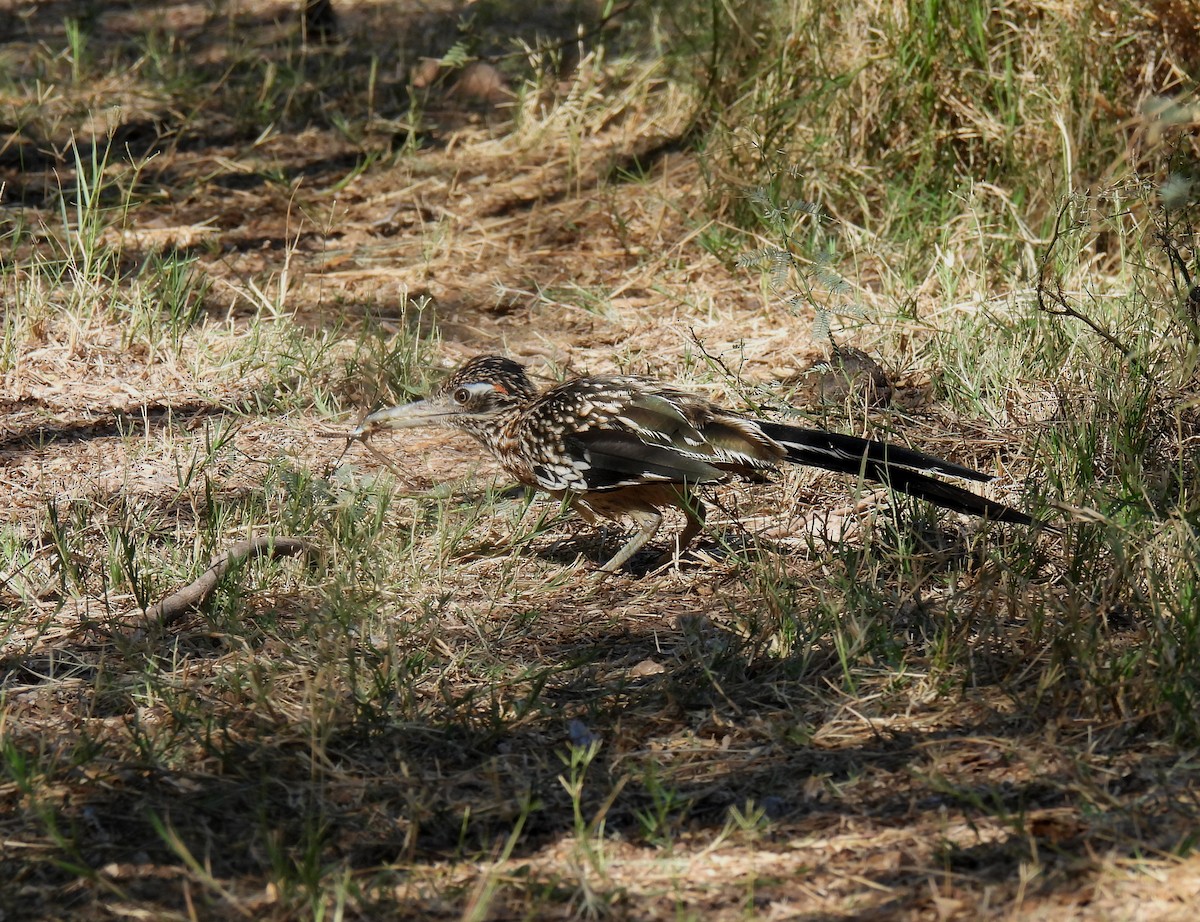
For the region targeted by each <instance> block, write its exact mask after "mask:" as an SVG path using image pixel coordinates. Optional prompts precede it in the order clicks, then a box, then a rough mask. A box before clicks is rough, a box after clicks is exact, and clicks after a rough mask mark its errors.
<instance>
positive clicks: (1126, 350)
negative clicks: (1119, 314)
mask: <svg viewBox="0 0 1200 922" xmlns="http://www.w3.org/2000/svg"><path fill="white" fill-rule="evenodd" d="M1070 208H1071V199H1070V198H1069V197H1068V198H1065V199H1063V201H1062V204H1061V205H1059V208H1058V214H1057V215H1056V216H1055V218H1054V232H1053V233H1052V234H1051V235H1050V242H1049V243H1047V244H1046V250H1045V252H1044V253H1043V254H1042V263H1041V266H1040V267H1039V269H1038V282H1037V304H1038V310H1040V311H1041V312H1042V313H1044V314H1050V315H1051V316H1055V317H1071V318H1072V319H1074V320H1078V321H1080V322H1081V323H1083V324H1085V325H1086V326H1087V327H1088V328H1089V329H1091V330H1092V332H1094V333H1095V334H1096V335H1097V336H1099V337H1100V338H1101V339H1103V340H1104V341H1105V342H1106V343H1108V344H1109V345H1110V346H1112V347H1113V348H1114V349H1116V350H1117V351H1118V352H1120V353H1121V354H1122V355H1124V356H1125V358H1127V359H1129V360H1130V361H1133V360H1134V359H1135V358H1136V356H1135V355H1134V353H1133V350H1132V349H1131V348H1130V347H1129V346H1127V345H1125V343H1123V342H1121V340H1120V339H1118V338H1117V337H1116V336H1114V335H1113V334H1112V333H1111V332H1110V331H1109V330H1107V329H1106V328H1105V327H1104V326H1102V325H1101V324H1099V323H1097V322H1096V321H1095V320H1093V319H1092V318H1091V317H1089V316H1088V315H1087V314H1085V313H1083V312H1082V311H1080V310H1078V309H1077V308H1075V307H1073V306H1072V305H1071V303H1070V302H1069V301H1068V300H1067V296H1066V294H1065V293H1064V292H1063V287H1062V280H1061V279H1059V278H1057V277H1055V279H1054V284H1053V287H1051V284H1050V274H1051V269H1050V260H1051V259H1053V257H1054V249H1055V247H1057V246H1058V242H1059V240H1061V239H1062V238H1063V237H1064V236H1065V235H1066V229H1064V227H1063V224H1064V222H1065V220H1066V218H1067V212H1068V211H1069V210H1070ZM1048 302H1052V303H1048ZM1053 305H1057V307H1056V306H1053ZM1134 367H1137V366H1136V365H1135V366H1134Z"/></svg>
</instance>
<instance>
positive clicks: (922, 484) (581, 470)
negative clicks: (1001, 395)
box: [359, 355, 1035, 570]
mask: <svg viewBox="0 0 1200 922" xmlns="http://www.w3.org/2000/svg"><path fill="white" fill-rule="evenodd" d="M415 425H441V426H446V427H450V428H455V429H461V430H463V431H465V432H468V433H470V434H471V435H472V436H474V437H475V438H476V439H478V440H479V441H480V442H481V443H483V445H484V446H486V447H487V449H488V450H489V451H490V452H491V453H492V454H493V455H494V456H495V457H496V458H497V459H498V460H499V462H500V464H501V465H502V466H503V467H504V469H505V471H507V472H508V473H509V474H510V475H512V476H513V477H514V478H515V479H517V480H518V481H520V482H521V483H523V484H525V485H527V486H530V487H536V488H538V489H541V490H545V491H546V492H548V493H550V494H552V495H554V496H557V497H560V498H565V499H566V500H567V501H569V502H570V503H571V505H572V507H573V508H575V509H576V510H577V511H578V512H580V513H581V514H582V515H583V516H584V518H586V519H587V520H588V521H592V520H594V519H595V518H596V517H603V518H612V519H616V518H620V517H621V516H626V515H627V516H630V517H631V518H633V519H634V521H635V522H637V523H638V525H639V531H638V533H637V534H636V535H635V536H634V537H633V539H632V540H631V541H630V542H629V543H628V544H626V545H625V547H624V548H622V549H621V551H620V552H618V553H617V554H616V555H615V556H614V557H613V558H612V559H611V560H609V561H608V562H607V563H606V564H605V565H604V568H603V569H605V570H615V569H617V568H619V567H620V566H622V565H623V564H624V563H625V562H626V561H628V560H629V558H630V557H632V556H633V554H634V553H636V551H637V550H638V549H639V548H640V547H641V546H642V545H644V544H645V543H646V542H647V541H648V540H650V539H651V538H652V537H653V536H654V534H655V533H656V532H657V530H658V527H659V525H660V524H661V521H662V516H661V513H660V511H659V510H660V509H661V508H662V507H663V506H676V507H678V508H680V509H682V510H683V511H684V512H685V514H686V515H687V517H688V524H687V527H686V528H685V530H684V532H683V533H682V535H681V536H680V538H679V547H680V549H682V548H684V547H686V546H687V544H688V543H689V542H690V541H691V539H692V538H694V537H695V535H696V533H697V532H698V531H699V530H700V526H701V523H702V521H703V507H702V506H701V505H700V503H699V502H698V500H696V498H695V497H694V496H693V494H692V488H694V487H695V486H697V485H699V484H706V483H715V482H718V481H721V480H724V479H726V478H727V477H729V476H730V475H735V476H761V475H763V474H767V473H769V472H771V471H773V470H775V468H776V467H777V466H778V464H780V463H781V462H785V461H787V462H792V463H797V464H808V465H812V466H816V467H821V468H825V469H827V470H834V471H841V472H843V473H848V474H857V475H859V476H862V477H865V478H867V479H871V480H877V481H879V482H882V483H885V484H888V485H890V486H892V487H893V488H895V489H897V490H901V491H903V492H906V493H910V494H912V495H915V496H919V497H922V498H924V499H928V500H930V501H931V502H934V503H937V504H938V505H941V506H945V507H947V508H949V509H954V510H956V511H958V512H964V513H967V514H970V515H979V516H985V517H987V518H992V519H996V520H998V521H1002V522H1011V523H1016V524H1025V525H1029V524H1034V523H1035V520H1034V519H1032V518H1030V517H1029V516H1027V515H1025V514H1024V513H1022V512H1018V511H1017V510H1015V509H1011V508H1009V507H1008V506H1004V505H1002V504H1000V503H996V502H993V501H992V500H989V499H986V498H984V497H981V496H978V495H976V494H974V493H971V492H970V491H968V490H965V489H963V488H961V487H958V486H955V485H953V484H948V483H945V482H944V481H941V480H937V479H935V478H933V477H930V476H929V473H931V472H938V473H946V474H951V475H953V476H957V477H967V478H970V479H974V480H988V479H990V478H988V477H987V476H986V475H984V474H980V473H978V472H977V471H973V470H971V469H970V468H966V467H962V466H960V465H957V464H953V463H952V462H949V461H943V460H942V459H939V458H935V457H933V456H931V455H926V454H923V453H921V452H917V451H913V450H911V449H908V448H903V447H900V446H895V445H889V444H887V443H885V442H879V441H873V440H868V439H860V438H857V437H855V436H847V435H841V434H838V433H830V432H824V431H822V430H818V429H806V428H802V427H798V426H790V425H786V424H782V423H775V422H770V421H766V420H756V419H752V418H750V417H746V416H743V415H741V414H738V413H734V412H731V411H729V410H726V409H724V408H722V407H720V406H718V405H716V404H714V403H712V402H711V401H709V400H707V399H705V398H703V397H701V396H699V395H697V394H693V393H690V392H688V391H685V390H682V389H680V388H677V387H673V386H671V385H669V384H664V383H662V382H659V381H655V380H653V379H649V378H642V377H634V376H598V377H584V378H575V379H573V380H570V381H567V382H565V383H563V384H559V385H557V386H555V387H553V388H551V389H549V390H548V391H546V392H544V393H539V392H538V390H537V388H536V387H534V385H533V384H532V382H531V381H530V380H529V377H528V375H527V374H526V373H525V369H524V368H523V367H522V366H521V365H520V364H519V363H517V362H514V361H512V360H511V359H507V358H504V357H501V356H495V355H483V356H479V357H477V358H474V359H472V360H471V361H469V362H467V363H466V364H465V365H463V366H462V367H461V368H459V369H458V371H456V372H455V373H454V374H453V375H451V377H450V378H449V379H448V380H447V381H446V382H445V383H444V384H443V385H442V386H441V387H440V388H438V390H437V391H436V392H435V393H434V394H432V395H431V396H430V397H429V398H427V399H426V400H423V401H418V402H417V403H414V404H409V405H407V406H403V407H393V408H389V409H386V410H381V411H379V412H377V413H374V414H372V415H371V416H369V417H368V418H367V419H366V420H365V421H364V423H363V426H362V427H361V429H360V430H359V434H360V435H368V434H370V433H371V432H374V431H376V430H378V429H383V428H398V427H406V426H415Z"/></svg>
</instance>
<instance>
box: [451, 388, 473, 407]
mask: <svg viewBox="0 0 1200 922" xmlns="http://www.w3.org/2000/svg"><path fill="white" fill-rule="evenodd" d="M451 396H452V397H453V398H454V402H455V403H457V404H458V405H459V406H464V407H465V406H466V405H467V403H469V402H470V400H471V392H470V391H469V390H467V389H466V388H465V387H458V388H455V389H454V393H453V394H452V395H451Z"/></svg>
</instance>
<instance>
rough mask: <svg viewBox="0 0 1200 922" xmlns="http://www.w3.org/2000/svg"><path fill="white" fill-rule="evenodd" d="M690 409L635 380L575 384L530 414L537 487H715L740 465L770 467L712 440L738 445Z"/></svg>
mask: <svg viewBox="0 0 1200 922" xmlns="http://www.w3.org/2000/svg"><path fill="white" fill-rule="evenodd" d="M690 410H691V408H690V407H686V406H682V405H681V404H680V403H679V402H677V401H676V400H674V399H672V398H671V396H669V395H668V396H662V395H660V394H658V393H652V392H650V391H649V390H648V389H647V388H646V387H645V386H644V385H643V384H642V383H641V382H640V380H639V379H636V378H581V379H577V380H575V381H572V382H570V383H569V384H568V385H565V386H562V387H557V388H554V389H552V390H550V391H548V392H546V393H545V394H544V395H542V396H541V397H540V398H538V400H536V401H535V402H534V403H533V404H532V405H531V406H530V407H528V408H527V409H526V410H525V411H524V413H523V414H522V415H523V419H522V422H521V425H520V427H519V430H520V432H521V433H522V444H521V449H522V454H523V456H524V458H525V459H526V461H527V462H528V464H529V468H530V470H531V472H532V474H533V478H534V479H535V480H536V482H537V485H538V486H540V487H542V488H543V489H545V490H552V491H553V490H575V491H587V490H615V489H619V488H621V487H628V486H634V485H637V484H646V483H711V482H714V481H718V480H722V479H724V477H725V476H726V475H725V471H726V470H729V469H734V462H735V461H736V462H737V463H738V464H742V465H745V466H754V467H759V468H761V467H767V466H769V463H768V462H767V461H765V460H764V461H762V462H761V463H758V462H755V463H753V464H752V462H751V460H750V459H749V458H748V457H746V458H743V457H742V455H741V454H738V453H736V452H735V450H734V449H733V448H732V447H730V446H729V445H722V444H720V439H715V438H714V435H716V436H721V437H723V438H725V439H726V441H728V442H730V443H732V442H734V441H735V439H734V438H733V437H732V436H731V435H730V434H729V433H728V432H726V431H725V429H721V428H720V427H717V428H713V432H712V433H710V431H709V429H710V428H711V427H710V423H711V421H710V420H709V419H707V418H702V417H699V416H695V414H693V413H691V412H690ZM726 428H728V427H726ZM718 430H719V431H718ZM775 451H776V454H777V455H782V450H780V449H778V448H776V449H775Z"/></svg>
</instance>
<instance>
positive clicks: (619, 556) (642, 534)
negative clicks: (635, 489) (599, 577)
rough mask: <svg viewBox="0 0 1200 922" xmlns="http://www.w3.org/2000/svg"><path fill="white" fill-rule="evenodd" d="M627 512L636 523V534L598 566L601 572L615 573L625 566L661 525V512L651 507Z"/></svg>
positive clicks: (656, 532)
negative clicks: (610, 558)
mask: <svg viewBox="0 0 1200 922" xmlns="http://www.w3.org/2000/svg"><path fill="white" fill-rule="evenodd" d="M627 514H628V515H629V517H630V518H631V519H633V520H634V522H636V523H637V526H638V531H637V534H636V535H634V536H633V537H632V538H630V539H629V541H628V542H626V544H625V546H624V547H623V548H621V549H620V550H619V551H617V553H616V554H614V555H613V558H612V560H610V561H608V563H606V564H605V565H604V566H602V567H601V568H600V570H601V572H603V573H615V572H616V571H617V570H619V569H620V568H621V567H623V566H625V564H626V563H628V562H629V558H630V557H632V556H633V555H634V554H636V553H637V552H638V551H640V550H641V549H642V546H643V545H644V544H645V543H646V542H647V541H649V540H650V539H651V538H653V537H654V536H655V535H656V534H658V529H659V528H660V527H661V526H662V513H661V512H659V511H658V510H657V509H654V508H652V507H647V508H645V509H633V510H629V511H628V513H627Z"/></svg>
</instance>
